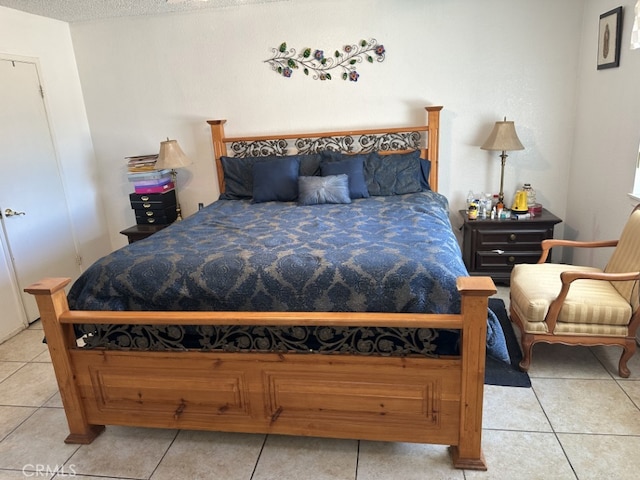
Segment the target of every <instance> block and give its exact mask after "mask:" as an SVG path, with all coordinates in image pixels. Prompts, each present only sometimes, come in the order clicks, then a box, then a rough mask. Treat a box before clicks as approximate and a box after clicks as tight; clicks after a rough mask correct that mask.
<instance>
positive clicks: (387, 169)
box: [364, 150, 431, 195]
mask: <svg viewBox="0 0 640 480" xmlns="http://www.w3.org/2000/svg"><path fill="white" fill-rule="evenodd" d="M430 167H431V165H430V163H429V162H427V161H424V160H422V159H421V158H420V151H419V150H415V151H413V152H408V153H392V154H388V155H379V154H377V153H372V154H370V155H369V156H368V157H367V161H366V162H365V165H364V174H365V180H366V182H367V188H368V189H369V193H370V194H371V195H404V194H406V193H415V192H420V191H424V190H429V170H430ZM425 172H426V176H425Z"/></svg>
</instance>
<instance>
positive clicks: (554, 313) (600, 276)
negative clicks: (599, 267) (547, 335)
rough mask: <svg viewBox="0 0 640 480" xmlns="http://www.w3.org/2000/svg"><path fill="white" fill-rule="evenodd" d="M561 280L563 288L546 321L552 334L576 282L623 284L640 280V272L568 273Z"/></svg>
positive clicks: (551, 306) (550, 306)
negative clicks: (590, 281)
mask: <svg viewBox="0 0 640 480" xmlns="http://www.w3.org/2000/svg"><path fill="white" fill-rule="evenodd" d="M560 280H561V281H562V288H561V289H560V293H558V296H557V297H556V298H555V300H553V302H551V305H549V311H548V312H547V316H546V317H545V319H544V321H545V323H546V324H547V327H548V328H549V331H550V332H553V331H554V330H555V328H556V323H557V322H558V315H559V314H560V309H561V308H562V305H563V304H564V301H565V299H566V298H567V295H568V293H569V287H570V286H571V284H572V283H573V282H575V281H576V280H604V281H607V282H621V281H626V280H640V272H625V273H604V272H581V271H568V272H562V273H561V274H560Z"/></svg>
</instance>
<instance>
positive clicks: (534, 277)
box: [510, 209, 640, 377]
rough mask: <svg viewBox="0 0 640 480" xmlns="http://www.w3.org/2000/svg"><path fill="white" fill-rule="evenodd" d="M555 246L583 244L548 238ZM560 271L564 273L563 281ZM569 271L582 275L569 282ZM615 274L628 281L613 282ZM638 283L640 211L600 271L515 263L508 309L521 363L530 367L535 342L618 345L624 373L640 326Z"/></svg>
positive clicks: (523, 366) (637, 210)
mask: <svg viewBox="0 0 640 480" xmlns="http://www.w3.org/2000/svg"><path fill="white" fill-rule="evenodd" d="M603 243H605V242H603ZM569 244H571V245H569ZM556 245H564V246H576V247H584V246H587V245H583V244H580V242H565V241H563V240H551V241H547V245H546V246H544V247H543V248H546V249H547V250H548V248H550V247H551V246H556ZM563 272H568V273H567V274H565V275H564V280H563V277H561V275H562V274H563ZM572 274H573V275H574V276H577V275H579V276H580V277H586V278H580V279H576V280H571V277H570V276H568V275H572ZM616 274H618V275H622V274H626V276H625V277H624V278H631V279H629V280H624V281H615V280H614V279H615V278H616V277H614V275H616ZM639 283H640V209H636V210H635V211H634V212H633V213H632V215H631V216H630V218H629V221H628V222H627V224H626V225H625V228H624V230H623V232H622V234H621V236H620V239H619V240H618V241H617V245H616V247H615V250H614V252H613V254H612V256H611V258H610V260H609V262H608V264H607V266H606V267H605V269H604V270H601V269H598V268H594V267H582V266H575V265H562V264H552V263H537V264H533V265H529V264H521V265H516V266H515V267H514V268H513V271H512V273H511V293H510V295H511V307H510V310H511V319H512V321H514V322H515V323H516V324H518V326H519V327H520V331H521V334H522V347H523V350H524V352H523V360H522V362H521V363H520V367H521V368H522V369H523V370H527V369H528V368H529V365H530V362H531V349H532V347H533V345H534V344H535V343H538V342H547V343H554V342H558V343H564V344H574V345H619V346H621V347H622V349H623V351H622V356H621V358H620V362H619V365H618V373H619V374H620V376H621V377H628V376H629V373H630V372H629V370H628V368H627V366H626V363H627V361H628V360H629V358H631V356H632V355H633V353H634V352H635V348H636V343H635V334H636V330H637V328H638V326H639V324H640V309H639V305H640V292H639V291H638V288H639ZM563 286H564V292H563Z"/></svg>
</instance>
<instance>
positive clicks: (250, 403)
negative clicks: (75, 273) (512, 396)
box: [26, 277, 495, 470]
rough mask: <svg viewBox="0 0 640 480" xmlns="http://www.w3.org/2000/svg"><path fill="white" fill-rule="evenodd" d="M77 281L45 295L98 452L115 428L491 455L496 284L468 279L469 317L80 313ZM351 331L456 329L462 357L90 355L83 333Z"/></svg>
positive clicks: (76, 415) (78, 439)
mask: <svg viewBox="0 0 640 480" xmlns="http://www.w3.org/2000/svg"><path fill="white" fill-rule="evenodd" d="M68 283H69V279H63V278H49V279H44V280H42V281H40V282H38V283H36V284H34V285H32V286H30V287H29V288H27V289H26V291H27V292H29V293H31V294H33V295H35V297H36V300H37V303H38V307H39V309H40V314H41V318H42V323H43V326H44V332H45V335H46V338H47V344H48V346H49V350H50V352H51V359H52V362H53V367H54V370H55V374H56V378H57V381H58V386H59V389H60V395H61V397H62V402H63V405H64V409H65V413H66V416H67V421H68V424H69V430H70V434H69V436H68V437H67V438H66V440H65V441H66V442H67V443H90V442H91V441H93V439H94V438H95V437H96V436H97V435H99V434H100V432H101V431H102V430H103V429H104V425H130V426H142V427H160V428H176V429H194V430H196V429H197V430H219V431H229V432H254V433H278V434H289V435H309V436H321V437H333V438H353V439H367V440H384V441H401V442H418V443H434V444H444V445H451V455H452V459H453V463H454V466H455V467H458V468H467V469H480V470H485V469H486V464H485V461H484V458H483V455H482V449H481V439H482V402H483V390H484V366H485V342H486V329H487V326H486V319H487V297H488V296H489V295H492V294H493V293H495V287H494V285H493V282H492V281H491V279H490V278H488V277H461V278H459V279H458V289H459V290H460V292H461V294H462V312H461V314H460V315H421V314H377V313H290V312H287V313H271V312H100V311H70V310H69V307H68V304H67V298H66V294H65V291H64V287H65V286H66V285H67V284H68ZM78 323H105V324H128V325H135V324H164V325H169V324H185V325H229V324H244V325H282V326H284V325H309V326H313V325H334V326H335V325H341V326H405V327H412V328H423V327H426V328H453V329H460V330H461V331H462V342H461V343H462V347H461V348H462V353H461V355H460V356H459V357H458V356H456V357H448V358H428V357H424V358H422V357H420V358H417V357H380V356H358V355H336V354H331V355H323V354H300V353H250V352H246V353H231V352H229V353H227V352H201V351H162V352H157V351H156V352H154V351H134V350H131V351H122V350H104V349H94V350H87V349H82V348H79V347H78V346H77V345H76V338H75V335H74V324H78Z"/></svg>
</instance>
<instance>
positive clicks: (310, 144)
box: [230, 132, 422, 158]
mask: <svg viewBox="0 0 640 480" xmlns="http://www.w3.org/2000/svg"><path fill="white" fill-rule="evenodd" d="M421 140H422V135H421V134H420V132H400V133H384V134H368V135H345V136H341V137H320V138H297V139H295V140H293V141H292V142H290V141H288V140H286V139H278V140H256V141H252V142H248V141H241V142H232V143H231V144H230V150H231V152H233V156H234V157H236V158H245V157H265V156H269V155H277V156H282V155H287V154H289V153H299V154H303V155H305V154H313V153H319V152H321V151H322V150H333V151H336V152H344V153H370V152H375V151H381V152H389V151H396V150H397V151H403V150H417V149H419V148H421ZM292 147H293V148H292Z"/></svg>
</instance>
